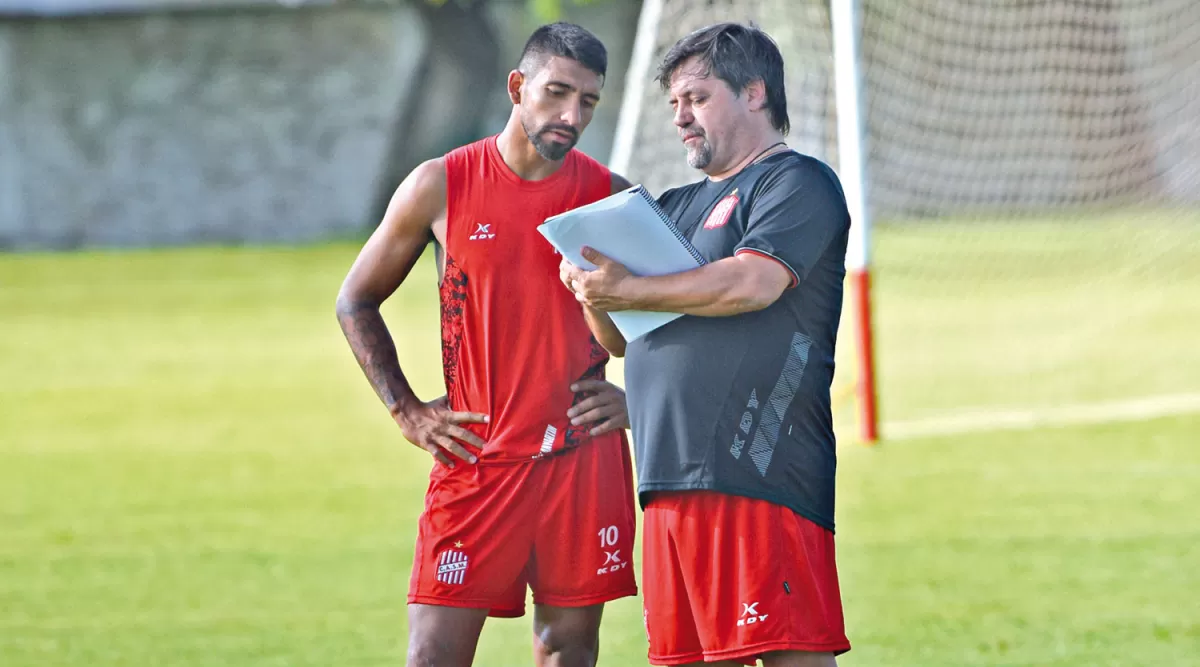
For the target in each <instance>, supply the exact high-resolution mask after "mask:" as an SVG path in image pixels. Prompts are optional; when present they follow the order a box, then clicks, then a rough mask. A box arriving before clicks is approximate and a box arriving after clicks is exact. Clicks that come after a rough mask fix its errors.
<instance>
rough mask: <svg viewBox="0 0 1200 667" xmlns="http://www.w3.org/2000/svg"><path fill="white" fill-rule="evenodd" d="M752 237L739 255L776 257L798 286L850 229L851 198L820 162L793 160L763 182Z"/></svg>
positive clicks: (753, 206) (754, 198)
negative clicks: (848, 207)
mask: <svg viewBox="0 0 1200 667" xmlns="http://www.w3.org/2000/svg"><path fill="white" fill-rule="evenodd" d="M748 203H749V204H750V217H749V221H748V224H747V226H746V235H745V236H744V237H742V240H741V242H740V243H738V245H737V247H736V248H734V254H735V255H736V254H739V253H743V252H751V253H755V254H759V255H765V256H767V257H770V258H772V259H774V260H776V261H778V262H780V263H781V264H783V265H784V267H785V268H787V269H788V271H790V272H791V274H792V286H793V287H794V286H795V285H796V284H798V283H799V282H800V281H802V280H804V279H805V278H807V277H808V272H809V271H811V270H812V268H813V266H814V265H815V264H816V263H817V260H818V259H820V257H821V255H822V254H824V253H825V250H826V248H828V246H829V243H830V242H831V241H832V240H833V239H835V238H837V236H838V234H840V233H842V232H844V231H845V230H846V229H847V228H848V227H849V226H850V214H849V212H848V211H847V208H846V197H845V195H844V194H843V193H842V188H841V185H840V184H839V183H838V181H837V177H836V176H835V175H834V174H833V172H832V170H829V169H828V168H827V167H824V165H822V164H820V163H819V162H817V161H815V160H812V161H809V160H803V161H802V160H795V161H789V163H787V164H786V165H784V166H781V167H780V168H779V169H778V170H776V171H775V172H774V173H772V174H770V175H769V176H767V177H766V178H764V179H763V181H762V183H761V184H759V186H758V187H757V188H756V189H755V190H754V192H753V193H752V194H751V201H750V202H748Z"/></svg>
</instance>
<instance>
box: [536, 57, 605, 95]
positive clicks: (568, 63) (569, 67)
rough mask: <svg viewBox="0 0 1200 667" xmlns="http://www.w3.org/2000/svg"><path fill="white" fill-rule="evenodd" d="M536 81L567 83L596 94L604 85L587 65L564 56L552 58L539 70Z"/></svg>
mask: <svg viewBox="0 0 1200 667" xmlns="http://www.w3.org/2000/svg"><path fill="white" fill-rule="evenodd" d="M534 80H535V81H539V82H541V81H551V80H553V81H566V82H569V83H571V84H572V85H575V86H577V87H579V88H581V89H583V90H585V91H589V92H595V90H596V89H598V88H599V87H600V86H601V85H602V84H603V81H602V80H601V77H600V75H599V74H597V73H596V72H593V71H592V70H590V69H588V68H587V66H586V65H584V64H583V63H581V62H579V61H578V60H573V59H571V58H564V57H563V56H550V57H549V58H548V59H547V60H546V61H545V62H544V63H542V66H541V67H540V68H538V72H537V74H536V75H535V76H534Z"/></svg>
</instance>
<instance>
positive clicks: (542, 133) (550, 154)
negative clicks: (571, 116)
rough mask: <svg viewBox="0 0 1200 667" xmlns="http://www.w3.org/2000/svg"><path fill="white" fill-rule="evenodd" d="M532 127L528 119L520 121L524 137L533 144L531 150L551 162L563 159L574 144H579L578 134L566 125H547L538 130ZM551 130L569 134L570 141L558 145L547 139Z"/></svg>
mask: <svg viewBox="0 0 1200 667" xmlns="http://www.w3.org/2000/svg"><path fill="white" fill-rule="evenodd" d="M532 125H533V123H531V122H530V121H529V120H528V119H526V118H522V119H521V127H522V128H523V129H524V130H525V135H526V136H528V137H529V143H531V144H533V149H534V150H536V151H537V152H538V155H540V156H542V157H543V158H545V159H547V160H550V161H551V162H558V161H559V160H561V159H563V158H565V157H566V156H567V153H570V152H571V149H572V148H574V147H575V144H576V143H578V142H579V134H578V133H576V132H575V129H574V128H572V127H569V126H567V125H552V124H547V125H543V126H541V127H539V128H533V127H532ZM553 130H560V131H563V132H566V133H568V134H570V135H571V140H570V141H569V142H567V143H565V144H560V143H557V142H554V141H551V140H549V139H547V138H546V135H547V134H549V133H550V132H551V131H553Z"/></svg>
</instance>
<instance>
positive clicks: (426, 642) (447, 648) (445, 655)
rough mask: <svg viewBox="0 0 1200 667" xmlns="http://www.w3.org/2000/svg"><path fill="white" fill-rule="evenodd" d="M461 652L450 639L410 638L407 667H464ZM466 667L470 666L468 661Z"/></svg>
mask: <svg viewBox="0 0 1200 667" xmlns="http://www.w3.org/2000/svg"><path fill="white" fill-rule="evenodd" d="M460 653H461V650H458V647H455V645H454V643H452V639H450V638H448V637H409V641H408V661H407V663H406V665H407V667H449V666H457V665H462V663H463V662H462V661H461V660H460V657H461V656H460V655H458V654H460ZM466 665H470V660H469V659H468V660H467V662H466Z"/></svg>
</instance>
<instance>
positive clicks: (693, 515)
mask: <svg viewBox="0 0 1200 667" xmlns="http://www.w3.org/2000/svg"><path fill="white" fill-rule="evenodd" d="M659 81H660V83H661V84H662V87H663V90H664V92H666V93H667V95H668V97H669V101H670V104H671V106H672V108H673V109H674V122H675V125H676V127H677V128H678V132H679V135H680V138H681V140H682V141H683V144H684V146H685V148H686V151H687V160H688V163H689V164H690V165H691V166H692V167H694V168H696V169H699V170H701V171H702V172H703V173H704V174H705V177H704V178H703V179H701V180H699V181H697V182H695V183H692V184H689V185H686V186H682V187H679V188H675V189H672V190H668V191H667V192H665V193H663V195H662V196H661V197H660V198H659V200H658V201H659V204H660V206H661V207H662V208H663V210H664V211H665V212H666V213H668V214H669V215H670V216H671V218H672V219H673V220H675V221H677V223H678V224H679V227H680V229H681V231H682V232H683V233H684V235H685V236H686V237H687V238H688V239H690V241H691V242H692V244H693V245H694V246H695V247H696V249H697V250H698V251H699V252H700V254H701V255H702V256H703V257H704V258H705V259H706V260H707V263H706V264H705V265H704V266H702V267H700V268H697V269H695V270H692V271H686V272H683V273H677V274H672V275H665V276H656V277H635V276H633V275H632V274H630V272H629V271H628V270H626V269H625V268H624V267H623V266H621V265H620V264H618V263H616V262H614V261H612V260H611V259H609V258H606V257H604V256H602V255H599V254H598V253H596V252H595V251H594V250H591V249H585V253H584V255H585V257H586V258H587V259H588V260H589V261H591V262H592V263H593V264H595V265H596V267H597V268H596V269H595V270H593V271H584V270H582V269H580V268H578V267H575V266H573V265H571V264H569V263H566V262H564V263H563V264H562V266H561V267H560V277H561V278H562V280H563V282H564V284H566V285H567V287H568V288H569V289H571V290H572V291H573V292H575V294H576V298H577V299H578V300H579V301H580V302H581V303H583V304H584V307H585V312H586V314H587V317H588V321H589V324H590V326H591V328H592V330H593V332H594V333H595V335H596V337H597V339H598V340H599V341H600V342H601V344H603V345H604V346H605V347H606V348H607V349H609V350H610V351H611V352H613V353H614V354H617V355H620V354H624V355H625V356H626V357H627V360H626V366H625V368H626V370H625V379H626V390H627V399H628V404H629V413H630V421H631V425H632V430H633V439H634V445H635V454H636V457H637V470H638V495H639V500H640V502H641V504H642V507H643V508H644V510H645V528H644V535H645V539H644V554H643V563H644V573H643V581H644V591H645V606H646V609H645V612H646V625H647V631H648V633H649V637H650V652H649V657H650V662H651V663H653V664H660V665H668V664H669V665H678V664H691V663H697V664H699V663H701V662H702V661H707V662H708V663H709V664H710V665H711V664H712V663H713V662H718V664H727V665H737V664H754V662H753V661H754V660H756V659H762V660H763V661H764V663H765V665H766V667H783V666H788V667H795V666H800V665H814V666H815V665H822V666H825V665H833V664H836V662H835V658H834V656H835V655H837V654H840V653H843V652H845V651H847V650H849V648H850V644H849V641H848V640H847V638H846V635H845V630H844V622H843V615H842V605H841V596H840V592H839V586H838V577H837V568H836V564H835V557H834V540H833V529H834V471H835V468H836V453H835V442H834V434H833V424H832V422H833V419H832V415H831V407H830V386H831V384H832V380H833V372H834V344H835V341H836V338H837V330H838V321H839V318H840V314H841V308H842V283H843V278H844V275H845V268H844V262H845V253H846V242H847V236H848V232H849V227H850V217H849V214H848V212H847V208H846V201H845V197H844V195H843V194H842V190H841V186H840V184H839V182H838V179H837V177H836V175H835V174H834V172H833V171H832V170H831V169H830V168H829V167H828V166H826V165H825V164H824V163H822V162H820V161H819V160H817V159H815V158H812V157H809V156H805V155H801V154H799V153H797V152H795V151H792V150H790V149H789V148H788V147H787V145H786V144H785V143H784V140H783V138H784V136H785V135H786V133H787V130H788V114H787V99H786V95H785V91H784V77H783V59H782V56H781V55H780V53H779V51H778V49H777V48H776V46H775V44H774V42H773V41H772V40H771V38H770V37H768V36H767V35H766V33H764V32H762V31H761V30H759V29H757V28H754V27H747V26H742V25H739V24H731V23H725V24H718V25H714V26H710V27H707V28H704V29H701V30H699V31H696V32H694V33H692V34H690V35H688V36H686V37H684V38H683V39H681V40H680V41H679V42H678V43H676V44H675V46H674V47H673V48H672V49H671V50H670V51H669V52H668V53H667V55H666V57H665V58H664V61H663V62H662V64H661V66H660V69H659ZM625 309H639V310H656V311H667V312H677V313H683V314H684V317H681V318H678V319H676V320H675V321H673V322H671V323H669V324H667V325H665V326H663V327H661V328H659V329H657V330H655V331H652V332H650V333H649V334H647V335H645V336H643V337H641V338H639V339H637V340H633V341H629V342H626V341H625V340H624V339H623V338H622V337H621V334H620V332H619V331H618V330H617V329H616V328H615V326H613V324H612V320H611V319H610V318H609V317H608V316H607V315H606V314H605V313H606V312H611V311H615V310H625Z"/></svg>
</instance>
